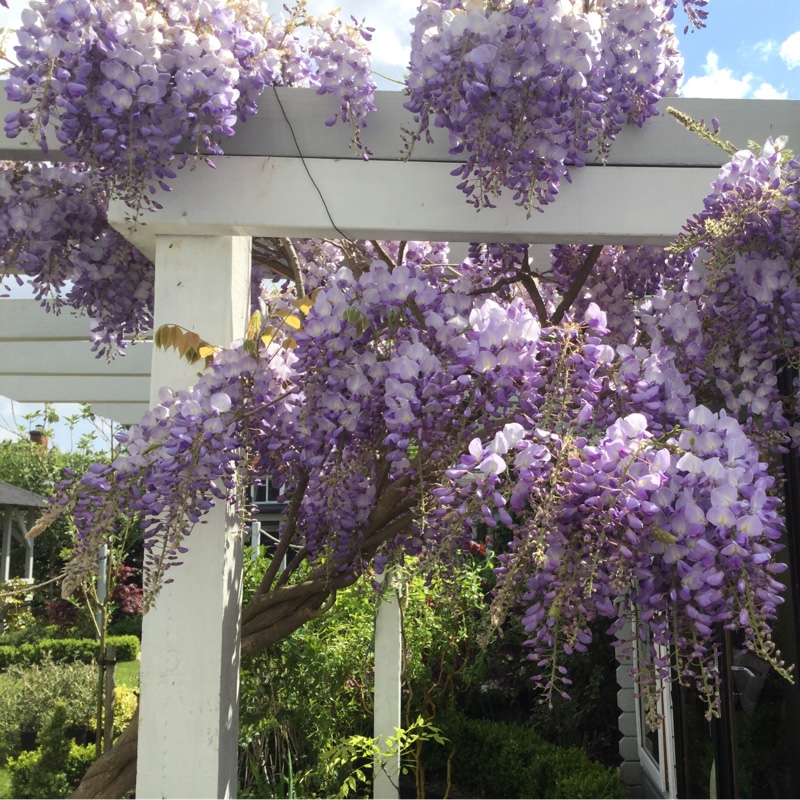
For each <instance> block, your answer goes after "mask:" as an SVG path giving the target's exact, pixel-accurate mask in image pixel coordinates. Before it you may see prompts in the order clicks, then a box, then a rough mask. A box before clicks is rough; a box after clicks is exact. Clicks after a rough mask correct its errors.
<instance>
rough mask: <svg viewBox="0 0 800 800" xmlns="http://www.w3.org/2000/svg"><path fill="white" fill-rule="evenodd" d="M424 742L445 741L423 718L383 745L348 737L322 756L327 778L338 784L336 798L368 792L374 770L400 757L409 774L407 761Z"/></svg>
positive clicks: (368, 739) (364, 739) (439, 742)
mask: <svg viewBox="0 0 800 800" xmlns="http://www.w3.org/2000/svg"><path fill="white" fill-rule="evenodd" d="M425 742H436V743H437V744H439V745H444V744H445V742H446V740H445V738H444V737H443V736H442V734H441V731H440V730H439V729H438V728H436V727H434V726H433V725H431V724H430V723H428V722H425V720H423V719H422V717H417V719H416V720H415V721H414V722H413V723H412V724H411V725H409V727H408V728H395V735H394V736H389V737H387V738H386V741H385V742H383V743H381V742H380V741H379V739H378V738H374V737H373V738H370V737H368V736H348V737H347V738H346V739H345V740H344V741H341V742H339V743H337V744H335V745H334V746H333V747H332V748H330V749H329V750H326V751H325V752H324V753H322V754H321V757H320V759H321V762H322V764H323V768H324V771H325V774H326V775H327V776H329V777H330V778H332V779H333V781H334V782H335V783H339V788H338V790H337V792H336V797H350V796H351V795H354V794H356V793H358V792H359V791H361V792H362V793H363V792H365V791H366V794H367V796H368V797H369V794H370V793H369V789H370V787H371V782H372V772H373V769H374V768H377V769H381V770H384V771H386V767H387V765H388V764H389V762H390V761H393V760H394V759H396V758H397V757H398V756H399V757H400V765H401V766H400V769H401V774H404V775H405V774H406V773H407V772H408V769H409V767H408V761H409V760H410V759H411V757H412V756H413V754H414V753H415V751H416V750H417V748H418V747H419V746H420V745H423V744H424V743H425Z"/></svg>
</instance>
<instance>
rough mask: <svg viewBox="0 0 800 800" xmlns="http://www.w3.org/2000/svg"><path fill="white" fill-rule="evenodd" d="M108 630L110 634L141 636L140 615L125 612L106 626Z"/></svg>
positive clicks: (139, 637) (138, 637)
mask: <svg viewBox="0 0 800 800" xmlns="http://www.w3.org/2000/svg"><path fill="white" fill-rule="evenodd" d="M108 632H109V634H111V635H112V636H135V637H136V638H137V639H140V640H141V638H142V615H141V614H126V615H123V616H121V617H120V618H119V619H118V620H115V621H114V622H112V623H111V624H110V625H109V626H108Z"/></svg>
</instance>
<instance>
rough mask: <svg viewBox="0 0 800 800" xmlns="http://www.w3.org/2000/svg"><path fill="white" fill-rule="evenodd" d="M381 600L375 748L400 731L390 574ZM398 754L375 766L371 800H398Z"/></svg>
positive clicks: (399, 659) (398, 625) (398, 656)
mask: <svg viewBox="0 0 800 800" xmlns="http://www.w3.org/2000/svg"><path fill="white" fill-rule="evenodd" d="M379 580H380V581H381V583H382V587H381V589H382V591H381V599H380V602H379V604H378V611H377V614H376V616H375V685H374V690H373V691H374V695H373V706H374V716H373V735H374V736H375V738H376V739H377V743H378V747H380V748H384V747H386V740H387V738H388V737H390V736H395V734H396V732H397V729H398V728H401V727H402V725H403V723H402V716H401V693H402V687H403V681H402V669H403V641H402V638H403V631H402V617H401V610H400V595H399V592H398V588H397V583H396V581H395V579H394V576H393V575H392V573H391V572H388V573H386V572H384V573H383V575H381V576H380V578H379ZM399 780H400V754H399V752H398V753H397V754H396V755H394V756H392V757H390V758H389V759H387V760H386V761H383V762H382V763H381V764H376V765H375V775H374V779H373V785H372V797H373V798H374V800H397V798H398V797H400V790H399Z"/></svg>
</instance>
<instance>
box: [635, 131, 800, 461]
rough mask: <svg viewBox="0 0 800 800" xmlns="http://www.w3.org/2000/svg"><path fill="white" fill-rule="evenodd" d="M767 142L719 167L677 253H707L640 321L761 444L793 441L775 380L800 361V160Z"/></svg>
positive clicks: (791, 413)
mask: <svg viewBox="0 0 800 800" xmlns="http://www.w3.org/2000/svg"><path fill="white" fill-rule="evenodd" d="M783 145H785V142H783V141H781V142H777V143H776V142H773V141H772V140H770V141H768V142H767V143H766V145H765V146H764V148H762V149H761V150H760V151H758V152H754V151H752V150H745V151H739V152H736V153H734V154H733V156H732V158H731V161H730V162H729V163H728V164H726V165H725V166H723V168H722V169H721V171H720V174H719V177H718V179H717V180H716V181H715V183H714V184H713V186H712V190H711V193H710V194H709V196H708V197H707V198H706V200H705V202H704V210H703V211H702V212H701V213H700V214H698V215H696V216H695V218H694V219H692V220H690V221H689V222H688V223H687V225H686V229H685V232H684V234H683V235H682V236H681V238H680V239H679V240H678V244H677V249H686V248H699V252H700V253H701V256H699V257H698V259H697V260H696V261H695V263H694V266H693V267H692V269H691V270H690V271H689V272H688V273H687V274H686V275H685V276H684V277H683V278H682V279H681V280H680V281H675V282H673V286H674V288H673V289H668V290H667V291H665V292H663V293H661V294H660V295H658V296H656V297H655V298H654V299H653V301H652V313H650V314H647V315H646V316H645V318H644V320H645V323H646V326H647V331H648V333H649V335H650V336H651V338H653V339H658V340H660V339H664V340H666V341H668V342H672V343H675V344H677V345H678V347H679V353H680V358H681V367H682V369H683V370H684V371H685V372H686V373H687V374H688V375H690V376H691V379H692V383H693V385H695V386H696V387H697V391H700V392H706V393H708V394H709V395H711V396H716V397H719V398H720V401H721V403H722V404H723V405H724V406H725V407H726V408H727V409H728V411H729V412H730V413H731V414H733V415H735V416H736V418H737V419H739V421H740V422H741V423H742V424H743V425H744V427H745V430H746V431H747V432H748V435H749V436H751V437H753V438H754V439H755V440H757V441H760V442H762V443H763V446H764V447H765V448H770V447H773V448H774V447H779V448H780V447H781V446H783V445H784V444H785V442H786V434H787V432H790V433H791V435H792V438H793V440H794V441H795V442H797V441H800V440H799V439H798V430H797V427H796V423H795V422H794V418H795V414H796V408H795V403H791V402H787V400H788V398H786V397H783V396H781V391H780V390H779V387H778V383H779V380H778V379H779V374H780V371H781V370H782V369H784V368H785V367H787V366H793V365H794V366H796V365H797V364H800V333H798V331H800V327H798V326H799V324H800V291H799V290H798V284H797V278H798V264H799V263H800V163H799V162H798V161H796V160H794V159H792V158H791V157H790V156H788V155H787V153H786V152H785V151H784V150H783V149H782V148H783Z"/></svg>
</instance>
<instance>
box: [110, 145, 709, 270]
mask: <svg viewBox="0 0 800 800" xmlns="http://www.w3.org/2000/svg"><path fill="white" fill-rule="evenodd" d="M215 163H216V167H217V168H216V170H213V171H212V170H205V169H197V170H194V171H192V172H189V171H185V172H183V173H180V175H179V177H178V180H177V182H176V190H175V191H174V192H171V193H169V194H167V195H165V196H163V197H162V198H160V199H159V202H161V203H162V205H163V209H161V210H159V211H157V212H155V213H153V214H149V215H148V216H147V217H146V225H137V226H136V227H133V228H132V227H131V226H130V222H129V221H128V219H126V207H125V206H123V205H122V204H121V203H112V205H111V210H110V218H111V224H112V225H113V226H114V227H115V228H117V229H118V230H120V231H121V232H122V233H123V234H124V235H125V236H126V237H127V238H128V239H130V240H131V241H132V242H133V243H134V244H135V245H136V246H137V247H138V248H139V249H140V250H142V252H144V253H145V254H146V255H148V256H151V257H152V254H153V252H154V247H155V237H156V236H157V235H159V234H166V233H169V232H172V233H175V234H180V235H183V236H203V235H205V236H209V235H217V236H222V235H230V234H235V235H246V236H291V237H308V238H343V237H347V238H350V239H395V240H404V239H405V240H423V241H453V242H470V241H471V242H530V243H562V244H580V243H591V244H629V245H639V244H650V245H666V244H668V243H669V242H671V241H672V240H673V239H674V238H675V236H676V234H677V233H678V232H679V231H680V230H681V227H682V225H683V223H684V222H685V221H686V219H687V217H689V216H691V215H692V214H693V213H694V212H695V211H696V210H697V209H698V208H702V202H703V198H704V197H705V196H706V195H707V194H708V191H709V187H710V184H711V182H712V181H713V180H714V178H715V177H716V175H717V171H718V170H717V168H708V167H705V168H694V167H586V168H584V169H583V170H579V171H576V173H575V176H574V178H573V183H572V184H571V185H570V184H566V185H563V186H562V189H561V193H560V196H559V198H558V202H556V203H554V204H552V205H551V206H548V207H547V208H546V209H545V210H544V212H543V213H538V212H535V211H534V212H533V213H532V214H531V215H530V217H528V215H527V214H526V212H525V210H524V209H522V208H519V207H518V206H515V205H514V204H513V203H512V202H511V199H510V198H509V197H502V198H500V199H499V200H498V203H497V207H496V208H489V209H482V210H481V211H480V212H477V211H476V210H475V209H474V208H473V207H472V206H470V205H468V204H467V203H466V202H465V200H464V198H463V197H462V196H460V194H459V192H458V191H457V190H456V189H455V179H454V178H453V177H452V176H451V175H450V170H451V169H452V164H446V163H425V164H423V163H418V162H414V163H401V162H397V163H391V162H386V161H381V162H375V161H369V162H364V161H333V160H324V159H315V160H306V161H305V163H304V162H302V161H300V160H299V159H290V158H265V157H260V156H248V157H238V156H226V157H224V158H219V159H217V160H216V162H215ZM210 197H213V198H214V199H213V202H209V198H210ZM323 200H324V202H323Z"/></svg>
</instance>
